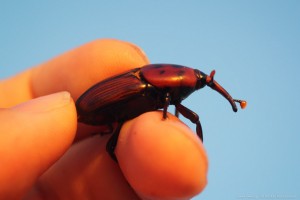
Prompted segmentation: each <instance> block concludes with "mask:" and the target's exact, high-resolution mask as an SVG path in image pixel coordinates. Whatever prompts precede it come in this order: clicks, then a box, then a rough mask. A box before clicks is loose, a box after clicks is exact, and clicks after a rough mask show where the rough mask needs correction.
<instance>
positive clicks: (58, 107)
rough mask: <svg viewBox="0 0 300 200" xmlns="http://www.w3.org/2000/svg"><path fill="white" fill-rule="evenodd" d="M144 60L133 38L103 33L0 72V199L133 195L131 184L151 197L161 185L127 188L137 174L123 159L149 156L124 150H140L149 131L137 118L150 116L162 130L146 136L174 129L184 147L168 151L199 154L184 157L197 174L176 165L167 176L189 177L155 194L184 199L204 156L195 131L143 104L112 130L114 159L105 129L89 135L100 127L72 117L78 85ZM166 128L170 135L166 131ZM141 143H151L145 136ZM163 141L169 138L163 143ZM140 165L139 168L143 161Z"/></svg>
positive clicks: (199, 183) (195, 189)
mask: <svg viewBox="0 0 300 200" xmlns="http://www.w3.org/2000/svg"><path fill="white" fill-rule="evenodd" d="M147 63H148V59H147V57H146V56H145V55H144V53H143V52H142V51H141V50H140V49H139V48H138V47H136V46H135V45H133V44H130V43H128V42H123V41H119V40H113V39H104V40H96V41H93V42H90V43H87V44H84V45H82V46H80V47H78V48H75V49H73V50H71V51H68V52H66V53H63V54H61V55H60V56H57V57H55V58H53V59H51V60H49V61H47V62H45V63H43V64H40V65H38V66H35V67H33V68H30V69H28V70H27V71H24V72H22V73H20V74H17V75H15V76H13V77H10V78H7V79H4V80H1V81H0V107H1V109H0V123H1V124H0V157H1V163H2V164H1V172H0V199H20V198H23V199H139V197H138V196H137V195H136V192H137V193H138V194H139V195H140V196H142V197H143V198H145V199H147V198H148V199H149V198H152V197H153V195H152V196H151V195H150V196H149V193H148V192H151V194H152V192H153V191H157V194H156V197H157V195H160V193H159V192H160V191H161V188H158V187H157V186H156V187H157V188H156V187H155V186H151V187H149V188H148V190H147V188H142V189H140V188H135V189H136V191H134V190H133V189H132V187H131V186H130V185H129V184H128V182H131V183H132V185H133V187H134V184H137V183H138V181H140V180H138V179H137V178H136V177H135V178H134V176H131V175H133V174H132V172H130V167H129V168H128V166H130V165H129V164H130V163H131V164H134V165H135V167H136V166H139V165H142V164H145V163H147V162H148V161H149V157H148V155H147V154H144V155H147V156H142V157H141V156H140V157H138V159H137V157H136V160H134V159H133V158H131V160H130V159H129V156H128V155H126V154H127V153H131V154H132V153H133V152H132V150H134V149H135V148H136V146H132V145H135V144H139V146H140V147H139V149H140V151H139V152H140V153H141V154H142V153H143V151H141V150H143V148H142V147H143V144H141V143H140V142H141V141H145V139H147V137H149V136H150V133H149V134H147V130H145V129H144V130H141V127H143V126H144V125H146V124H145V123H144V120H146V121H149V122H151V121H153V122H154V123H155V128H156V129H157V130H160V132H163V133H161V134H160V135H159V134H158V133H159V131H157V132H156V134H155V136H158V137H157V138H156V139H155V140H152V144H155V143H157V141H165V140H166V139H165V138H166V137H165V135H164V134H165V133H174V134H173V135H175V136H174V139H176V138H180V136H179V134H177V133H176V130H177V132H180V133H181V135H183V136H182V137H183V139H184V138H185V139H184V141H185V142H183V143H184V144H185V145H186V147H188V149H186V151H182V149H178V152H174V154H177V153H179V154H180V155H184V156H185V155H195V156H196V157H197V156H199V159H196V161H195V162H194V161H193V163H192V164H190V165H189V167H190V166H195V168H198V169H199V172H197V170H196V171H195V173H196V175H197V176H196V179H197V180H194V179H189V178H191V177H192V176H193V175H192V174H189V173H188V172H189V171H188V170H191V169H190V168H186V169H185V168H184V167H185V166H184V165H182V166H180V165H178V166H177V167H178V169H180V170H182V172H185V176H183V175H184V173H180V174H179V175H178V177H176V176H173V177H172V179H170V183H173V182H174V180H176V181H177V182H178V180H182V179H183V178H185V179H184V180H185V181H186V180H190V182H189V183H191V184H192V185H189V187H188V188H187V189H182V190H180V191H181V193H180V194H178V193H177V192H178V188H179V186H180V181H179V183H177V184H175V186H176V187H177V188H176V191H174V190H173V191H174V192H175V193H176V194H174V195H175V196H174V195H173V194H171V192H172V190H171V189H170V190H168V193H162V194H161V195H163V196H161V197H162V198H160V199H184V198H190V197H191V196H193V195H195V194H197V193H199V192H200V191H201V190H202V189H203V188H204V187H205V185H206V173H207V165H208V164H207V158H206V156H205V152H204V149H203V147H202V145H201V143H199V141H198V138H196V137H195V136H194V133H193V132H192V131H191V130H190V129H188V128H187V127H186V126H185V125H184V124H182V123H181V122H180V121H178V119H176V118H174V117H169V118H168V119H167V120H165V121H163V120H161V118H159V117H158V116H157V117H156V118H154V117H153V113H152V112H150V113H146V114H143V115H141V116H140V117H142V119H143V120H139V119H140V117H138V118H136V119H133V120H131V121H130V122H128V123H125V124H124V127H123V128H122V130H121V133H120V137H121V138H123V139H122V140H121V141H122V142H120V145H118V146H117V150H116V151H117V152H116V154H117V157H118V159H119V161H120V167H119V165H117V164H116V163H115V162H113V161H112V160H111V158H110V157H109V156H108V154H107V153H106V151H105V145H106V142H107V140H108V138H109V137H110V135H106V136H102V137H100V136H99V135H95V133H99V132H101V130H103V127H91V126H87V125H83V124H77V120H76V119H77V116H76V109H75V106H74V101H76V99H77V98H78V97H79V96H80V95H81V94H82V93H83V92H84V91H85V90H87V89H88V88H89V87H90V86H92V85H93V84H95V83H97V82H99V81H101V80H103V79H105V78H107V77H111V76H113V75H115V74H119V73H122V72H124V71H127V70H129V69H132V68H135V67H140V66H143V65H145V64H147ZM61 91H68V92H61ZM38 97H39V98H38ZM154 113H157V112H154ZM155 115H157V114H155ZM168 116H172V115H168ZM170 122H172V123H171V124H170ZM172 124H173V125H172ZM174 126H175V127H177V128H174ZM139 127H140V128H139ZM179 127H181V128H179ZM178 130H180V131H178ZM141 131H143V133H145V136H146V137H145V138H144V139H143V137H141V136H142V134H140V137H137V138H136V139H137V140H135V139H134V138H135V137H134V134H133V133H139V132H141ZM93 135H95V136H93ZM167 135H168V137H167V138H169V139H172V138H171V137H172V136H171V135H172V134H167ZM185 136H186V137H185ZM126 138H127V139H128V143H127V142H126V141H127V139H126ZM169 143H170V142H169ZM146 144H147V145H148V146H149V145H151V141H147V143H145V146H147V145H146ZM191 144H194V145H191ZM195 144H197V145H195ZM169 145H171V146H172V144H171V143H170V144H169ZM174 145H178V144H176V143H174ZM174 145H173V146H174ZM12 147H13V148H12ZM175 150H176V149H175ZM8 152H9V153H8ZM163 152H164V150H163V149H161V148H158V149H155V152H154V153H155V157H156V158H157V159H158V160H157V161H160V160H164V161H166V162H168V160H166V159H167V157H166V156H165V154H164V153H163ZM200 158H201V159H202V161H201V163H200ZM126 159H128V161H126ZM143 159H144V160H143ZM129 160H130V162H129ZM3 163H4V164H3ZM121 163H122V164H121ZM154 164H155V163H153V165H149V166H150V168H149V169H150V170H151V169H152V170H153V166H155V165H154ZM156 164H157V163H156ZM144 166H145V170H147V166H146V165H144ZM170 169H171V170H174V166H170ZM122 170H123V172H122ZM131 170H132V169H131ZM123 173H124V175H123ZM193 173H194V172H193ZM182 174H183V175H182ZM173 175H174V173H173ZM200 177H201V179H200ZM202 177H203V179H202ZM154 178H157V177H154ZM176 178H178V179H176ZM126 179H128V181H127V180H126ZM142 184H143V183H140V185H142ZM175 186H174V187H175ZM190 186H191V187H190ZM155 188H156V189H157V190H156V189H155ZM191 188H192V189H191ZM172 195H173V196H172Z"/></svg>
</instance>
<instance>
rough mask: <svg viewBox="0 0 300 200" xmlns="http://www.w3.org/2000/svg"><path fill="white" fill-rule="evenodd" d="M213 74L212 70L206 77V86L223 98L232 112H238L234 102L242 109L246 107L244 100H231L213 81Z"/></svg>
mask: <svg viewBox="0 0 300 200" xmlns="http://www.w3.org/2000/svg"><path fill="white" fill-rule="evenodd" d="M215 73H216V72H215V70H213V71H212V72H211V73H210V75H209V76H207V77H206V84H207V85H208V86H209V87H210V88H212V89H213V90H216V91H217V92H219V93H220V94H221V95H222V96H223V97H225V98H226V99H227V100H228V101H229V103H230V104H231V106H232V110H233V111H234V112H237V110H238V109H237V106H236V104H235V102H238V103H240V106H241V108H242V109H244V108H245V107H246V105H247V102H246V101H244V100H238V99H233V98H232V97H231V95H230V94H229V93H228V92H227V91H226V90H225V89H224V88H223V87H222V86H221V85H220V84H219V83H218V82H217V81H215V80H214V75H215Z"/></svg>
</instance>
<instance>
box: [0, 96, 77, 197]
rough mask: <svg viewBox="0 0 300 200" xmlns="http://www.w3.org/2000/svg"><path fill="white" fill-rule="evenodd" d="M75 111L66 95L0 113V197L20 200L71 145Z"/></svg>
mask: <svg viewBox="0 0 300 200" xmlns="http://www.w3.org/2000/svg"><path fill="white" fill-rule="evenodd" d="M76 118H77V117H76V110H75V106H74V102H73V100H72V99H71V97H70V94H69V93H68V92H61V93H56V94H53V95H48V96H45V97H40V98H37V99H34V100H31V101H28V102H26V103H23V104H20V105H18V106H15V107H13V108H9V109H1V110H0V133H1V134H0V147H1V149H0V157H1V170H0V194H1V198H3V199H20V198H21V197H22V196H23V195H24V194H25V192H26V191H27V190H28V189H29V188H31V187H32V185H33V184H34V183H35V181H36V180H37V178H38V177H39V176H40V175H41V174H42V173H43V172H44V171H46V169H48V168H49V167H50V166H51V165H52V164H53V163H54V162H55V161H57V160H58V159H59V157H61V156H62V154H63V153H64V152H65V151H66V150H67V149H68V148H69V146H70V145H71V144H72V141H73V139H74V136H75V133H76V125H77V122H76Z"/></svg>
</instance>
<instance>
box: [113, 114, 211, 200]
mask: <svg viewBox="0 0 300 200" xmlns="http://www.w3.org/2000/svg"><path fill="white" fill-rule="evenodd" d="M115 153H116V156H117V158H118V161H119V165H120V168H121V170H122V172H123V174H124V176H125V177H126V179H127V180H128V182H129V184H130V185H131V186H132V187H133V188H134V190H135V191H136V192H137V193H138V194H139V195H140V196H141V197H143V198H145V199H190V198H192V197H193V196H195V195H197V194H198V193H200V192H201V191H202V190H203V189H204V187H205V186H206V183H207V179H206V177H207V169H208V160H207V156H206V153H205V150H204V148H203V145H202V143H201V142H200V139H199V138H198V137H197V136H196V135H195V134H194V133H193V132H192V131H191V130H190V129H189V128H188V127H187V126H186V125H184V124H183V123H182V122H180V121H179V120H178V118H176V117H175V116H173V115H171V114H169V115H168V118H167V119H166V120H162V112H149V113H145V114H143V115H140V116H139V117H137V118H135V119H134V120H131V121H129V122H127V123H125V124H124V126H123V127H122V130H121V133H120V136H119V139H118V144H117V147H116V151H115Z"/></svg>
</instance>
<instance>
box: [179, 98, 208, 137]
mask: <svg viewBox="0 0 300 200" xmlns="http://www.w3.org/2000/svg"><path fill="white" fill-rule="evenodd" d="M175 107H176V109H177V110H178V111H179V112H180V114H182V115H183V116H184V117H185V118H187V119H189V120H190V121H191V122H192V123H194V124H196V132H197V135H198V137H199V138H200V139H201V141H202V142H203V134H202V127H201V123H200V120H199V116H198V115H197V113H195V112H193V111H192V110H190V109H188V108H187V107H185V106H183V105H181V104H180V103H179V104H176V105H175Z"/></svg>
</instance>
